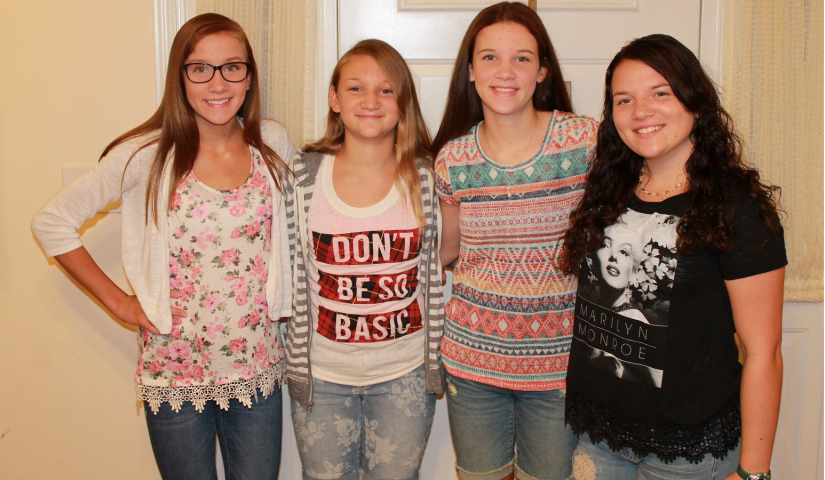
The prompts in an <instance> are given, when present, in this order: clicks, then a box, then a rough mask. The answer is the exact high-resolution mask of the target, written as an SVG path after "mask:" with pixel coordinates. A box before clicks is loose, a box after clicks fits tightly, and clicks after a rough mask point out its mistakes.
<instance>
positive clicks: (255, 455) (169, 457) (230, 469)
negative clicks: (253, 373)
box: [143, 385, 283, 480]
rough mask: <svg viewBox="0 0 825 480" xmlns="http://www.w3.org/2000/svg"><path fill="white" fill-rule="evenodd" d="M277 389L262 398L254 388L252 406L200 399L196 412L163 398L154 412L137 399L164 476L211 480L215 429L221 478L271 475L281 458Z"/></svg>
mask: <svg viewBox="0 0 825 480" xmlns="http://www.w3.org/2000/svg"><path fill="white" fill-rule="evenodd" d="M282 405H283V400H282V398H281V389H280V388H278V386H277V385H276V386H275V391H274V392H272V393H271V394H270V395H269V397H267V398H264V396H263V394H262V393H261V391H260V390H258V399H257V402H256V401H255V399H252V407H251V408H249V407H247V406H245V405H243V404H242V403H241V402H239V401H238V400H236V399H233V400H230V401H229V410H222V409H221V407H220V406H218V404H217V403H216V402H215V401H210V402H206V405H205V407H204V409H203V412H198V411H197V410H196V409H195V406H194V405H192V403H191V402H184V404H183V405H182V406H181V409H180V411H179V412H175V411H174V410H172V407H171V406H169V404H168V403H163V404H161V406H160V410H159V411H158V413H157V414H154V413H152V410H151V409H150V407H149V402H143V406H144V413H145V414H146V424H147V426H148V427H149V439H150V440H151V442H152V450H153V451H154V453H155V461H156V462H157V464H158V469H159V470H160V474H161V477H163V478H164V480H170V479H171V480H174V479H180V480H188V479H193V478H197V479H204V480H210V479H213V480H217V478H218V472H217V469H216V466H215V434H216V433H217V436H218V443H219V444H220V447H221V457H222V458H223V468H224V476H225V478H231V479H233V480H234V479H239V480H241V479H249V480H255V479H267V478H271V479H273V480H274V479H276V478H278V467H279V466H280V463H281V420H282V415H283V411H282Z"/></svg>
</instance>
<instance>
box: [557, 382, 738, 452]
mask: <svg viewBox="0 0 825 480" xmlns="http://www.w3.org/2000/svg"><path fill="white" fill-rule="evenodd" d="M565 421H566V422H567V423H568V424H569V425H570V427H571V428H572V429H573V432H575V433H576V435H581V434H583V433H587V434H588V435H589V436H590V441H592V442H593V443H599V442H601V441H602V440H604V441H605V442H606V443H607V445H608V446H609V447H610V449H611V450H613V451H618V450H620V449H622V448H629V449H631V450H632V451H633V453H635V454H636V455H638V456H640V457H645V456H647V455H650V454H653V455H656V456H657V457H659V459H661V460H662V461H664V462H672V461H673V460H675V459H676V458H677V457H685V458H686V459H687V460H688V461H689V462H691V463H699V462H701V461H702V459H703V458H705V455H706V454H708V453H709V454H711V455H713V457H714V458H717V459H720V460H721V459H723V458H725V456H726V455H727V453H728V452H729V451H730V450H733V449H734V448H736V445H738V444H739V438H740V437H741V435H742V423H741V414H740V412H739V398H738V397H734V398H733V399H732V400H731V401H730V402H729V403H728V405H726V406H725V407H724V408H722V409H721V410H720V411H719V412H718V413H717V414H716V415H714V416H712V417H711V418H710V419H709V420H708V421H707V422H705V423H702V424H699V425H672V424H670V425H669V424H660V423H654V422H640V421H638V420H636V419H631V418H627V417H624V418H623V417H620V416H618V415H616V414H614V413H613V412H612V411H611V409H609V408H607V407H604V406H602V405H601V404H599V403H598V402H596V401H594V400H593V399H591V398H589V397H587V396H586V395H582V394H571V393H570V392H568V393H567V402H566V407H565Z"/></svg>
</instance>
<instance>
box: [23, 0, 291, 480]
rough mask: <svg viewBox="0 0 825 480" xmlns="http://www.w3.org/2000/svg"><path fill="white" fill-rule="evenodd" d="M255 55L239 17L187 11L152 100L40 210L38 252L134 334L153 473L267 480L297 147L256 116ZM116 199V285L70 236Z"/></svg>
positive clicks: (277, 402) (274, 436) (287, 292)
mask: <svg viewBox="0 0 825 480" xmlns="http://www.w3.org/2000/svg"><path fill="white" fill-rule="evenodd" d="M258 82H259V78H258V70H257V66H256V63H255V59H254V57H253V54H252V48H251V46H250V44H249V41H248V39H247V37H246V35H245V33H244V31H243V29H242V28H241V27H240V25H238V24H237V23H236V22H234V21H232V20H230V19H228V18H226V17H223V16H221V15H218V14H204V15H199V16H197V17H195V18H193V19H191V20H189V21H188V22H186V24H184V25H183V27H181V29H180V31H179V32H178V34H177V35H176V36H175V39H174V42H173V44H172V49H171V52H170V56H169V68H168V72H167V77H166V87H165V91H164V96H163V100H162V101H161V105H160V107H159V108H158V110H157V111H156V112H155V114H154V115H152V117H151V118H149V120H147V121H146V122H144V123H143V124H142V125H140V126H138V127H136V128H134V129H132V130H130V131H128V132H126V133H124V134H123V135H121V136H120V137H118V138H116V139H115V140H114V141H113V142H112V143H110V144H109V145H108V146H107V147H106V149H105V150H104V152H103V154H102V156H101V158H100V162H99V163H98V164H97V165H96V166H95V168H93V169H92V170H91V171H89V172H88V173H86V174H85V175H83V176H81V177H80V178H78V179H77V180H75V181H74V182H72V183H71V184H69V185H68V186H66V187H65V188H64V189H63V190H62V191H61V192H60V193H58V194H57V195H56V196H55V197H54V198H53V199H52V200H50V201H49V202H48V203H47V204H46V206H45V207H44V208H43V209H42V210H41V211H40V212H38V213H37V215H36V216H35V218H34V221H33V223H32V230H33V231H34V233H35V235H36V236H37V238H38V240H39V241H40V243H41V245H42V246H43V248H44V250H45V251H46V254H47V255H49V256H52V257H54V258H55V259H56V260H57V261H58V262H59V263H60V264H61V265H62V266H63V267H64V268H65V269H66V271H67V272H68V273H69V274H70V275H71V276H72V277H73V278H74V279H76V280H77V281H78V283H80V284H81V285H82V286H83V287H85V288H86V289H87V290H88V291H89V292H90V293H91V294H92V295H93V296H94V297H95V298H97V299H98V300H100V302H101V303H103V305H104V306H106V308H108V309H109V311H111V312H112V313H113V314H114V315H115V316H117V317H118V318H119V319H120V320H122V321H123V322H125V323H128V324H130V325H134V326H136V327H138V348H139V360H138V367H137V372H136V373H135V381H136V384H137V386H136V389H137V397H138V400H139V401H142V402H143V405H144V410H145V414H146V421H147V425H148V428H149V437H150V440H151V442H152V448H153V450H154V453H155V459H156V461H157V464H158V467H159V469H160V473H161V475H162V476H163V478H165V479H192V478H204V479H208V478H213V479H214V478H217V470H216V464H215V435H216V433H217V437H218V443H219V444H220V448H221V454H222V457H223V463H224V471H225V474H226V477H227V478H255V479H259V478H276V476H277V474H278V466H279V463H280V446H281V445H280V441H281V408H282V407H281V406H282V400H281V390H280V386H279V378H280V377H281V372H282V365H283V363H282V357H283V350H282V346H281V339H280V336H279V330H278V320H279V318H280V317H288V316H289V315H290V312H291V290H292V280H291V273H290V267H289V252H288V245H287V239H286V222H285V220H284V219H285V211H284V208H283V197H282V193H281V192H282V191H283V186H284V184H285V182H286V179H287V176H288V175H289V170H288V167H287V166H286V164H285V163H284V161H283V159H289V158H290V157H292V155H293V153H294V147H293V146H292V144H291V142H290V141H289V139H288V138H287V134H286V131H285V130H284V129H283V128H282V127H281V126H280V125H278V124H277V123H275V122H273V121H270V120H264V119H262V118H261V101H260V92H259V84H258ZM117 199H121V200H122V230H121V236H122V238H121V256H122V261H123V267H124V270H125V272H126V276H127V277H128V279H129V282H130V284H131V286H132V288H133V290H134V292H135V294H134V295H130V294H128V293H126V292H124V291H123V290H121V288H120V287H119V286H117V285H116V284H115V283H114V282H113V281H112V280H111V279H110V278H109V277H107V276H106V274H105V273H104V272H103V271H102V270H101V269H100V267H99V266H98V265H97V263H95V261H94V259H93V258H92V257H91V256H90V255H89V252H88V251H87V250H86V249H85V248H84V247H83V244H82V242H81V240H80V236H79V234H78V232H77V229H78V228H79V227H80V226H82V225H83V224H84V223H85V222H86V221H87V220H89V219H90V218H91V217H92V216H94V215H95V214H96V213H97V212H99V211H100V210H102V209H103V208H104V207H105V206H106V205H107V204H109V203H110V202H113V201H115V200H117Z"/></svg>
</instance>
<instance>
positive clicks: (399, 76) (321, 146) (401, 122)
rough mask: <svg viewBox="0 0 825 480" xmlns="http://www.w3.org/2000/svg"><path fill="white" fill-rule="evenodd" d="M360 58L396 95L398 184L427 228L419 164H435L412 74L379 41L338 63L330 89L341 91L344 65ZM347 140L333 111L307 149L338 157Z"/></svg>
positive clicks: (360, 45)
mask: <svg viewBox="0 0 825 480" xmlns="http://www.w3.org/2000/svg"><path fill="white" fill-rule="evenodd" d="M359 55H366V56H368V57H370V58H372V59H373V60H375V63H377V64H378V67H379V68H381V71H383V72H384V75H386V76H387V80H388V81H389V82H390V85H391V86H392V90H393V92H394V93H395V101H396V103H397V104H398V126H397V127H396V129H395V145H396V148H395V155H396V162H397V164H398V167H397V169H396V172H397V173H396V179H395V184H396V186H397V187H398V189H399V190H400V191H401V194H402V196H403V198H404V199H405V200H408V201H409V202H410V204H411V205H412V208H413V213H414V214H415V219H416V222H417V223H418V226H419V227H420V226H423V225H424V207H423V204H422V199H421V196H420V195H418V196H416V195H414V193H415V192H420V191H421V177H420V175H419V173H418V168H417V166H416V160H418V161H421V162H422V163H423V164H424V165H425V166H426V167H427V168H428V169H430V170H432V163H433V162H432V156H431V155H430V145H431V144H430V133H429V131H428V130H427V125H426V123H424V117H423V116H422V115H421V108H419V106H418V97H417V96H416V94H415V83H413V78H412V74H411V73H410V69H409V67H407V63H406V62H404V59H403V58H402V57H401V55H400V54H399V53H398V52H397V51H396V50H395V49H394V48H392V47H391V46H390V45H389V44H387V43H386V42H382V41H381V40H375V39H369V40H362V41H360V42H358V43H357V44H356V45H355V46H354V47H352V49H351V50H350V51H348V52H347V53H345V54H344V56H342V57H341V59H340V60H338V64H337V65H335V70H333V71H332V78H331V79H330V82H329V88H331V89H336V90H337V89H338V83H339V82H340V81H341V70H342V69H343V68H344V65H346V64H347V63H349V62H350V60H352V59H353V58H355V57H357V56H359ZM344 140H345V138H344V122H342V121H341V115H340V114H339V113H336V112H334V111H333V110H332V108H330V109H329V113H327V130H326V133H324V136H323V137H321V138H319V139H318V140H316V141H314V142H312V143H309V144H307V145H305V146H304V150H305V151H308V152H321V153H328V154H330V155H335V154H336V153H338V150H340V149H341V145H343V143H344Z"/></svg>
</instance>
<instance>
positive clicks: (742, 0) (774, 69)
mask: <svg viewBox="0 0 825 480" xmlns="http://www.w3.org/2000/svg"><path fill="white" fill-rule="evenodd" d="M822 3H823V2H822V0H725V3H724V13H723V18H724V29H723V31H724V40H723V54H722V60H723V69H722V88H723V95H722V98H723V103H724V105H725V108H726V109H727V110H728V112H730V114H731V115H732V116H733V118H734V121H735V122H736V127H737V130H738V131H739V133H740V134H741V136H742V140H743V141H744V143H745V146H746V148H745V152H746V154H747V157H748V159H749V160H750V161H751V162H752V163H753V164H754V165H755V166H756V167H757V168H758V169H759V170H760V172H761V173H762V175H763V177H764V178H765V179H766V180H768V181H770V182H772V183H774V184H777V185H779V186H780V187H782V208H783V209H784V210H785V212H787V217H786V218H785V219H784V220H783V224H784V225H785V242H786V245H787V249H788V261H789V265H788V268H787V270H786V280H785V300H786V301H791V302H821V301H822V300H823V279H822V273H823V272H822V265H823V223H822V218H823V217H822V212H823V141H822V138H823V118H822V105H823V77H822V67H823V34H822V30H823V20H822V15H823V7H822Z"/></svg>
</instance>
